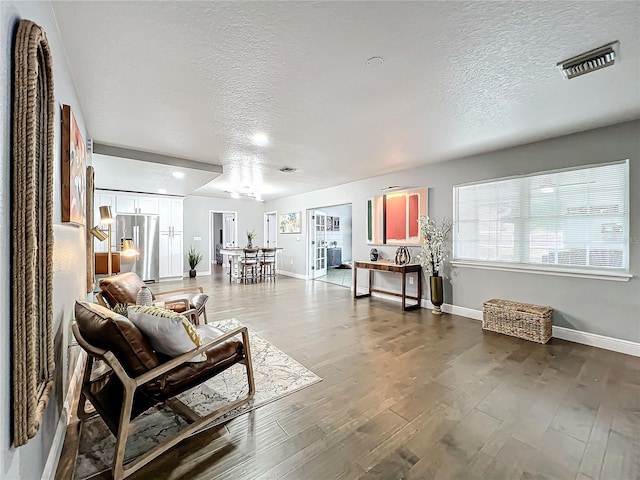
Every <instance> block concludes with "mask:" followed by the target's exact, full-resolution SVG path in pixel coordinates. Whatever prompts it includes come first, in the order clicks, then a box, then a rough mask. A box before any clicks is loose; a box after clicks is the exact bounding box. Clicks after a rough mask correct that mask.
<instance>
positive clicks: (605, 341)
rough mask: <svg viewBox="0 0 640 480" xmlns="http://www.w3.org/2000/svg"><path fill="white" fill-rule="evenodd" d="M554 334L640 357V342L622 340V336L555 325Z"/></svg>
mask: <svg viewBox="0 0 640 480" xmlns="http://www.w3.org/2000/svg"><path fill="white" fill-rule="evenodd" d="M553 336H554V337H555V338H560V339H562V340H567V341H569V342H575V343H582V344H583V345H590V346H592V347H598V348H603V349H605V350H612V351H614V352H620V353H626V354H627V355H633V356H634V357H640V343H636V342H631V341H629V340H622V339H620V338H613V337H605V336H604V335H598V334H597V333H589V332H582V331H580V330H574V329H572V328H565V327H556V326H555V325H554V326H553Z"/></svg>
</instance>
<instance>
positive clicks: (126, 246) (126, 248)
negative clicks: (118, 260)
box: [122, 240, 138, 257]
mask: <svg viewBox="0 0 640 480" xmlns="http://www.w3.org/2000/svg"><path fill="white" fill-rule="evenodd" d="M122 254H123V255H124V256H125V257H133V256H134V255H137V254H138V251H137V250H136V247H135V246H134V245H133V240H125V241H124V243H123V244H122Z"/></svg>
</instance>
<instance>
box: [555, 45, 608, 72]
mask: <svg viewBox="0 0 640 480" xmlns="http://www.w3.org/2000/svg"><path fill="white" fill-rule="evenodd" d="M619 48H620V43H619V42H618V41H615V42H611V43H608V44H607V45H603V46H602V47H598V48H594V49H593V50H589V51H588V52H585V53H582V54H580V55H577V56H575V57H572V58H569V59H567V60H564V61H562V62H560V63H558V68H559V69H560V71H561V72H562V75H563V76H564V78H566V79H567V80H571V79H572V78H576V77H579V76H580V75H584V74H585V73H590V72H594V71H596V70H600V69H601V68H605V67H610V66H611V65H613V64H614V62H615V61H616V57H617V56H618V49H619Z"/></svg>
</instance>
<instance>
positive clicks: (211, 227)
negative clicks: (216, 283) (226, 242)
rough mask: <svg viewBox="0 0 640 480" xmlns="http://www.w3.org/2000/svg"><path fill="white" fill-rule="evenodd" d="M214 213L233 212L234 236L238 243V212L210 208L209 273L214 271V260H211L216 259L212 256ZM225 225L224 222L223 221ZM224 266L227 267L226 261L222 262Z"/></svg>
mask: <svg viewBox="0 0 640 480" xmlns="http://www.w3.org/2000/svg"><path fill="white" fill-rule="evenodd" d="M214 213H222V214H225V213H232V214H233V215H234V218H235V222H234V223H235V225H234V230H235V231H234V238H235V239H236V243H238V212H237V211H234V210H209V274H211V273H212V271H211V265H212V264H213V262H212V261H211V260H214V259H215V256H213V257H212V252H211V247H212V246H213V232H212V230H213V214H214ZM223 225H224V223H223ZM223 228H224V227H223ZM222 268H225V264H224V262H222Z"/></svg>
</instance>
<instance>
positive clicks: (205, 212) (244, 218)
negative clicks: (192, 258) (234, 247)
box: [183, 195, 264, 273]
mask: <svg viewBox="0 0 640 480" xmlns="http://www.w3.org/2000/svg"><path fill="white" fill-rule="evenodd" d="M212 210H214V211H229V212H237V214H238V215H237V217H236V221H237V222H238V238H237V243H238V246H244V245H246V243H247V230H255V232H256V234H257V237H256V239H255V240H254V242H253V244H254V245H258V246H260V245H262V241H263V238H264V226H263V225H264V204H263V203H262V202H256V201H255V200H245V199H238V200H235V199H226V198H213V197H201V196H197V195H190V196H188V197H185V199H184V210H183V211H184V253H185V255H184V257H185V258H184V271H185V272H187V271H189V263H188V262H187V255H186V254H187V252H188V251H189V247H190V246H191V245H193V246H194V247H195V248H196V250H198V251H199V252H200V253H202V256H203V258H202V262H200V264H199V265H198V268H197V269H196V270H197V271H198V272H200V273H207V272H209V271H210V268H211V255H210V249H209V240H210V237H211V234H210V231H211V229H210V227H209V212H210V211H212ZM194 237H200V238H201V240H194Z"/></svg>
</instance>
